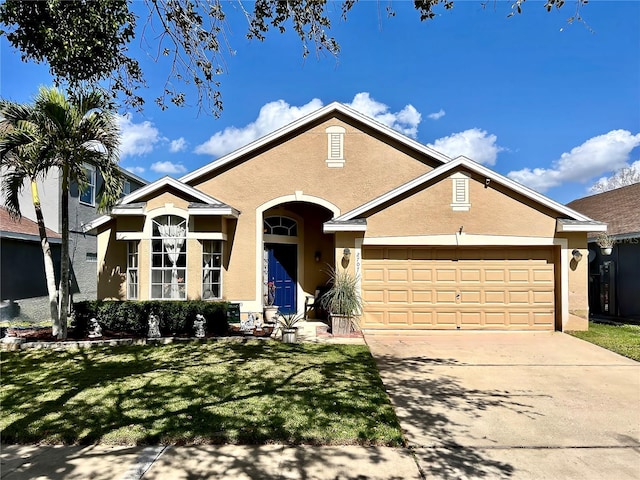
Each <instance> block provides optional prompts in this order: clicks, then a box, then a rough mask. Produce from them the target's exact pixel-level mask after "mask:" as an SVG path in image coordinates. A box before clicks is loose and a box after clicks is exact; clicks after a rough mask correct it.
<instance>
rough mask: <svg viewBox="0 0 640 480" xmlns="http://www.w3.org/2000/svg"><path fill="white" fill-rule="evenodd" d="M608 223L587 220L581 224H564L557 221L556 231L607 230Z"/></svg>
mask: <svg viewBox="0 0 640 480" xmlns="http://www.w3.org/2000/svg"><path fill="white" fill-rule="evenodd" d="M606 231H607V224H606V223H591V222H585V223H581V224H575V223H574V224H569V225H566V224H563V223H561V222H557V224H556V232H558V233H562V232H606Z"/></svg>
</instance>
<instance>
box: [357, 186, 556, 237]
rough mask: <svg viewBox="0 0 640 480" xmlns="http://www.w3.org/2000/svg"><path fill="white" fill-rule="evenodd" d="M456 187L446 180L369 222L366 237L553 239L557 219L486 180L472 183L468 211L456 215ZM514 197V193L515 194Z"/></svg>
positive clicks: (406, 199)
mask: <svg viewBox="0 0 640 480" xmlns="http://www.w3.org/2000/svg"><path fill="white" fill-rule="evenodd" d="M452 188H453V187H452V181H451V179H450V178H448V177H445V178H442V179H441V180H440V181H438V182H437V183H434V184H431V185H429V186H427V187H426V188H424V189H423V190H421V191H418V192H417V193H414V194H413V195H410V196H408V197H406V198H404V199H403V200H401V201H399V202H397V203H396V204H394V205H391V206H389V207H388V208H386V209H384V210H381V211H379V212H377V213H374V214H373V215H371V216H370V217H368V218H367V233H366V236H367V237H389V236H405V235H441V234H448V235H452V234H454V233H456V232H458V231H459V230H460V227H463V232H464V233H466V234H474V235H510V236H531V237H553V236H554V234H555V228H556V220H555V217H553V216H549V214H548V213H550V212H545V211H540V210H537V209H534V208H532V207H530V206H528V205H525V204H524V203H522V202H520V201H518V200H516V199H514V198H513V197H512V196H510V195H508V194H507V193H506V192H504V191H501V190H498V189H496V188H495V187H494V186H489V188H485V185H484V179H479V178H477V177H474V178H471V179H470V180H469V203H471V207H470V209H469V210H468V211H453V209H452V207H451V203H452ZM511 194H512V195H513V193H512V192H511Z"/></svg>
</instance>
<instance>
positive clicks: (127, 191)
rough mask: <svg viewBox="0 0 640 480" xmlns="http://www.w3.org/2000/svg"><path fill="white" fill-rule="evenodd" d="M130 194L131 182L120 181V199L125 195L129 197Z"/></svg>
mask: <svg viewBox="0 0 640 480" xmlns="http://www.w3.org/2000/svg"><path fill="white" fill-rule="evenodd" d="M130 193H131V182H130V181H129V180H123V181H122V191H121V192H120V197H121V198H122V197H124V196H125V195H129V194H130Z"/></svg>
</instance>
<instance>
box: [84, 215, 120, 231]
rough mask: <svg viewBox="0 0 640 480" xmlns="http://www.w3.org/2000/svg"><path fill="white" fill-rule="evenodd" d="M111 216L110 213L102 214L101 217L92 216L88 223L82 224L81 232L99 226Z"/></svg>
mask: <svg viewBox="0 0 640 480" xmlns="http://www.w3.org/2000/svg"><path fill="white" fill-rule="evenodd" d="M112 218H113V217H111V215H102V216H101V217H98V218H94V219H93V220H91V221H90V222H88V223H85V224H83V225H82V232H83V233H89V232H91V231H92V230H95V229H96V228H98V227H101V226H102V225H104V224H105V223H107V222H109V221H110V220H111V219H112Z"/></svg>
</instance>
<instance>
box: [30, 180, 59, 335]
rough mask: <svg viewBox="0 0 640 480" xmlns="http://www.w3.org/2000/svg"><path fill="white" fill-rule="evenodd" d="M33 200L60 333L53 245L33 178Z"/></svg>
mask: <svg viewBox="0 0 640 480" xmlns="http://www.w3.org/2000/svg"><path fill="white" fill-rule="evenodd" d="M31 200H32V201H33V208H34V209H35V211H36V219H37V220H38V233H39V234H40V245H42V258H43V260H44V273H45V278H46V280H47V291H48V292H49V315H50V316H51V322H52V324H53V335H58V327H59V325H58V300H57V296H58V292H57V291H56V276H55V272H54V269H53V259H52V258H51V246H50V245H49V239H48V238H47V230H46V229H45V226H44V216H43V215H42V206H41V205H40V195H38V184H37V183H36V181H35V180H31Z"/></svg>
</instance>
